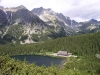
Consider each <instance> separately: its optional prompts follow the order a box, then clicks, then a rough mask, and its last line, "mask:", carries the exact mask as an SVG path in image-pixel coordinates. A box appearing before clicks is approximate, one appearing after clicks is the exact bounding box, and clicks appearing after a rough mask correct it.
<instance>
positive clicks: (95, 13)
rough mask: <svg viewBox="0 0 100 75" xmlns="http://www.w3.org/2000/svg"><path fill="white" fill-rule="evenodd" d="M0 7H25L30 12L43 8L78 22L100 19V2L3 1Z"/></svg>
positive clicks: (63, 0) (96, 0)
mask: <svg viewBox="0 0 100 75" xmlns="http://www.w3.org/2000/svg"><path fill="white" fill-rule="evenodd" d="M0 1H1V0H0ZM0 5H2V6H4V7H16V6H19V5H24V6H26V7H27V8H28V9H29V10H32V9H33V8H37V7H41V6H42V7H44V8H51V9H52V10H54V11H56V12H59V13H63V14H64V15H65V16H69V17H71V18H72V19H75V20H77V21H82V20H88V19H91V18H94V19H100V8H99V7H100V0H2V1H1V2H0Z"/></svg>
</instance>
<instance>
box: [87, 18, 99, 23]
mask: <svg viewBox="0 0 100 75" xmlns="http://www.w3.org/2000/svg"><path fill="white" fill-rule="evenodd" d="M89 22H90V23H98V21H97V20H95V19H90V20H89Z"/></svg>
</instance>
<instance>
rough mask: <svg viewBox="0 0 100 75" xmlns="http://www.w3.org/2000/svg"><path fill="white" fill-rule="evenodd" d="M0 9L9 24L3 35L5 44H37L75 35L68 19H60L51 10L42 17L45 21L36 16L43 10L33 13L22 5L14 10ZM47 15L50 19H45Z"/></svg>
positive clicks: (2, 38) (46, 10)
mask: <svg viewBox="0 0 100 75" xmlns="http://www.w3.org/2000/svg"><path fill="white" fill-rule="evenodd" d="M0 9H2V10H3V11H4V14H5V18H6V20H3V21H5V22H6V23H7V24H6V25H7V27H6V29H5V31H4V33H2V35H1V42H3V43H7V42H13V43H21V44H26V43H35V42H40V41H45V40H48V39H54V38H57V37H64V36H66V35H73V33H75V31H74V30H73V29H72V28H71V27H69V26H66V25H67V24H66V23H65V21H64V20H66V18H65V17H64V16H63V17H61V16H62V15H61V16H59V17H58V16H57V15H58V14H56V13H55V12H53V11H52V10H51V9H45V11H44V13H46V15H45V14H42V15H41V17H42V18H44V19H42V18H41V17H40V16H39V17H40V18H39V17H38V16H36V14H41V13H42V12H40V11H42V10H44V9H43V8H42V9H41V8H40V9H41V10H38V11H37V13H32V12H31V11H29V10H28V9H27V8H26V7H24V6H22V5H21V6H18V7H12V8H3V7H0ZM34 14H35V15H34ZM47 15H48V17H43V16H47ZM55 15H56V16H55ZM60 18H61V19H60ZM41 19H42V20H41ZM2 25H3V24H2ZM6 41H7V42H6Z"/></svg>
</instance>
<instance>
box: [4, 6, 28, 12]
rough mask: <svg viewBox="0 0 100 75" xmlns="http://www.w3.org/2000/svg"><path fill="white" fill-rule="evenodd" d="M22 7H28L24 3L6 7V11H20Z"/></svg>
mask: <svg viewBox="0 0 100 75" xmlns="http://www.w3.org/2000/svg"><path fill="white" fill-rule="evenodd" d="M20 9H27V8H26V7H25V6H23V5H20V6H18V7H11V8H5V9H4V11H5V12H6V11H11V12H16V11H18V10H20Z"/></svg>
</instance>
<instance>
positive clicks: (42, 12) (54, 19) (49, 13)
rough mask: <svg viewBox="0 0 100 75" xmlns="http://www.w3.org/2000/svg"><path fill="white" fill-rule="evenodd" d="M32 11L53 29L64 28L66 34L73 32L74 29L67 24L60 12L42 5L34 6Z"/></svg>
mask: <svg viewBox="0 0 100 75" xmlns="http://www.w3.org/2000/svg"><path fill="white" fill-rule="evenodd" d="M32 12H33V13H34V14H35V15H37V16H39V18H40V19H42V20H43V21H44V22H46V23H47V24H48V25H50V26H53V27H54V28H55V29H57V27H59V28H62V29H64V31H65V34H66V35H71V34H73V33H75V30H74V29H73V28H71V27H70V26H69V25H68V22H67V19H66V17H65V16H64V15H63V14H62V13H56V12H54V11H53V10H51V9H45V8H43V7H40V8H34V9H33V10H32Z"/></svg>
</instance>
